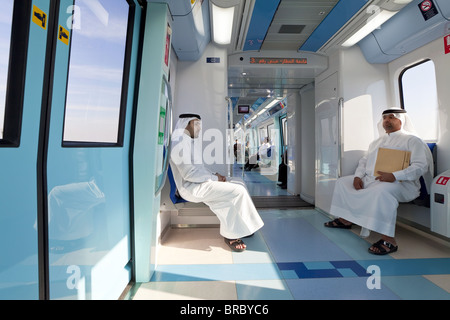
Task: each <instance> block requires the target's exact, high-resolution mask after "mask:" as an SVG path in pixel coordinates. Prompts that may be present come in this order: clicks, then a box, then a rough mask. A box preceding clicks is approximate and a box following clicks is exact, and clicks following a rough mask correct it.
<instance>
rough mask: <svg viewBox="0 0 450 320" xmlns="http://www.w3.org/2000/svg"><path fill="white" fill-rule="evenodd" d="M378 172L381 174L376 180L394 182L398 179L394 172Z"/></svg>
mask: <svg viewBox="0 0 450 320" xmlns="http://www.w3.org/2000/svg"><path fill="white" fill-rule="evenodd" d="M377 173H378V174H379V176H378V177H376V178H375V180H379V181H382V182H394V181H395V180H396V179H395V176H394V175H393V174H392V173H389V172H382V171H378V172H377Z"/></svg>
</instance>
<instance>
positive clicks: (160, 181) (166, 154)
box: [155, 75, 172, 197]
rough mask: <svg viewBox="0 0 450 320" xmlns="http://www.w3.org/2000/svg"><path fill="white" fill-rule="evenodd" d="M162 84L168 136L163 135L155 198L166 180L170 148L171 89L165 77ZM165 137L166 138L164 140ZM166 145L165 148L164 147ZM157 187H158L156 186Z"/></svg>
mask: <svg viewBox="0 0 450 320" xmlns="http://www.w3.org/2000/svg"><path fill="white" fill-rule="evenodd" d="M163 81H164V84H165V85H166V90H167V101H166V122H165V131H167V129H169V132H168V135H164V148H165V150H164V151H165V152H164V165H163V172H162V173H161V175H159V176H158V177H156V181H155V183H156V186H157V187H156V191H155V197H157V196H159V194H160V193H161V190H162V189H163V188H164V185H165V183H166V180H167V179H166V178H167V171H168V170H169V160H170V153H171V150H170V149H171V146H172V89H171V87H170V83H169V81H168V80H167V78H166V75H164V76H163ZM166 137H168V138H167V139H166ZM166 144H167V146H166ZM158 185H159V186H158Z"/></svg>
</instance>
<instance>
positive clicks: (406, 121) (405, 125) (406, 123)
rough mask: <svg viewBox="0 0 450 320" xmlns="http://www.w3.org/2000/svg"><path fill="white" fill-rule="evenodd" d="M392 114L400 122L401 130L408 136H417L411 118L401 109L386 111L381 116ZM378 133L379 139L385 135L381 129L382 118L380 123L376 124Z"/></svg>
mask: <svg viewBox="0 0 450 320" xmlns="http://www.w3.org/2000/svg"><path fill="white" fill-rule="evenodd" d="M386 114H392V115H393V116H394V117H396V118H397V119H399V120H400V121H401V122H402V130H404V131H406V132H407V133H409V134H412V135H415V136H417V132H416V129H415V128H414V125H413V123H412V121H411V118H410V117H409V115H408V114H407V113H406V111H405V110H403V109H387V110H385V111H383V114H382V116H383V115H386ZM378 133H379V134H380V137H381V136H383V135H385V134H386V131H385V130H384V128H383V117H381V120H380V122H378Z"/></svg>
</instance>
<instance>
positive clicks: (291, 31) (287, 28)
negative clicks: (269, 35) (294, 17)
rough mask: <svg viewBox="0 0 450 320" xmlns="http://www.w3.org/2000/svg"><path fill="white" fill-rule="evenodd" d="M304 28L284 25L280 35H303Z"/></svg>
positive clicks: (297, 25) (295, 25)
mask: <svg viewBox="0 0 450 320" xmlns="http://www.w3.org/2000/svg"><path fill="white" fill-rule="evenodd" d="M304 28H305V26H304V25H300V24H283V25H282V26H281V27H280V30H279V31H278V33H289V34H298V33H302V31H303V29H304Z"/></svg>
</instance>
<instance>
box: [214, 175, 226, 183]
mask: <svg viewBox="0 0 450 320" xmlns="http://www.w3.org/2000/svg"><path fill="white" fill-rule="evenodd" d="M216 176H217V178H218V181H220V182H226V181H227V178H226V177H224V176H222V175H220V174H218V173H216Z"/></svg>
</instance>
